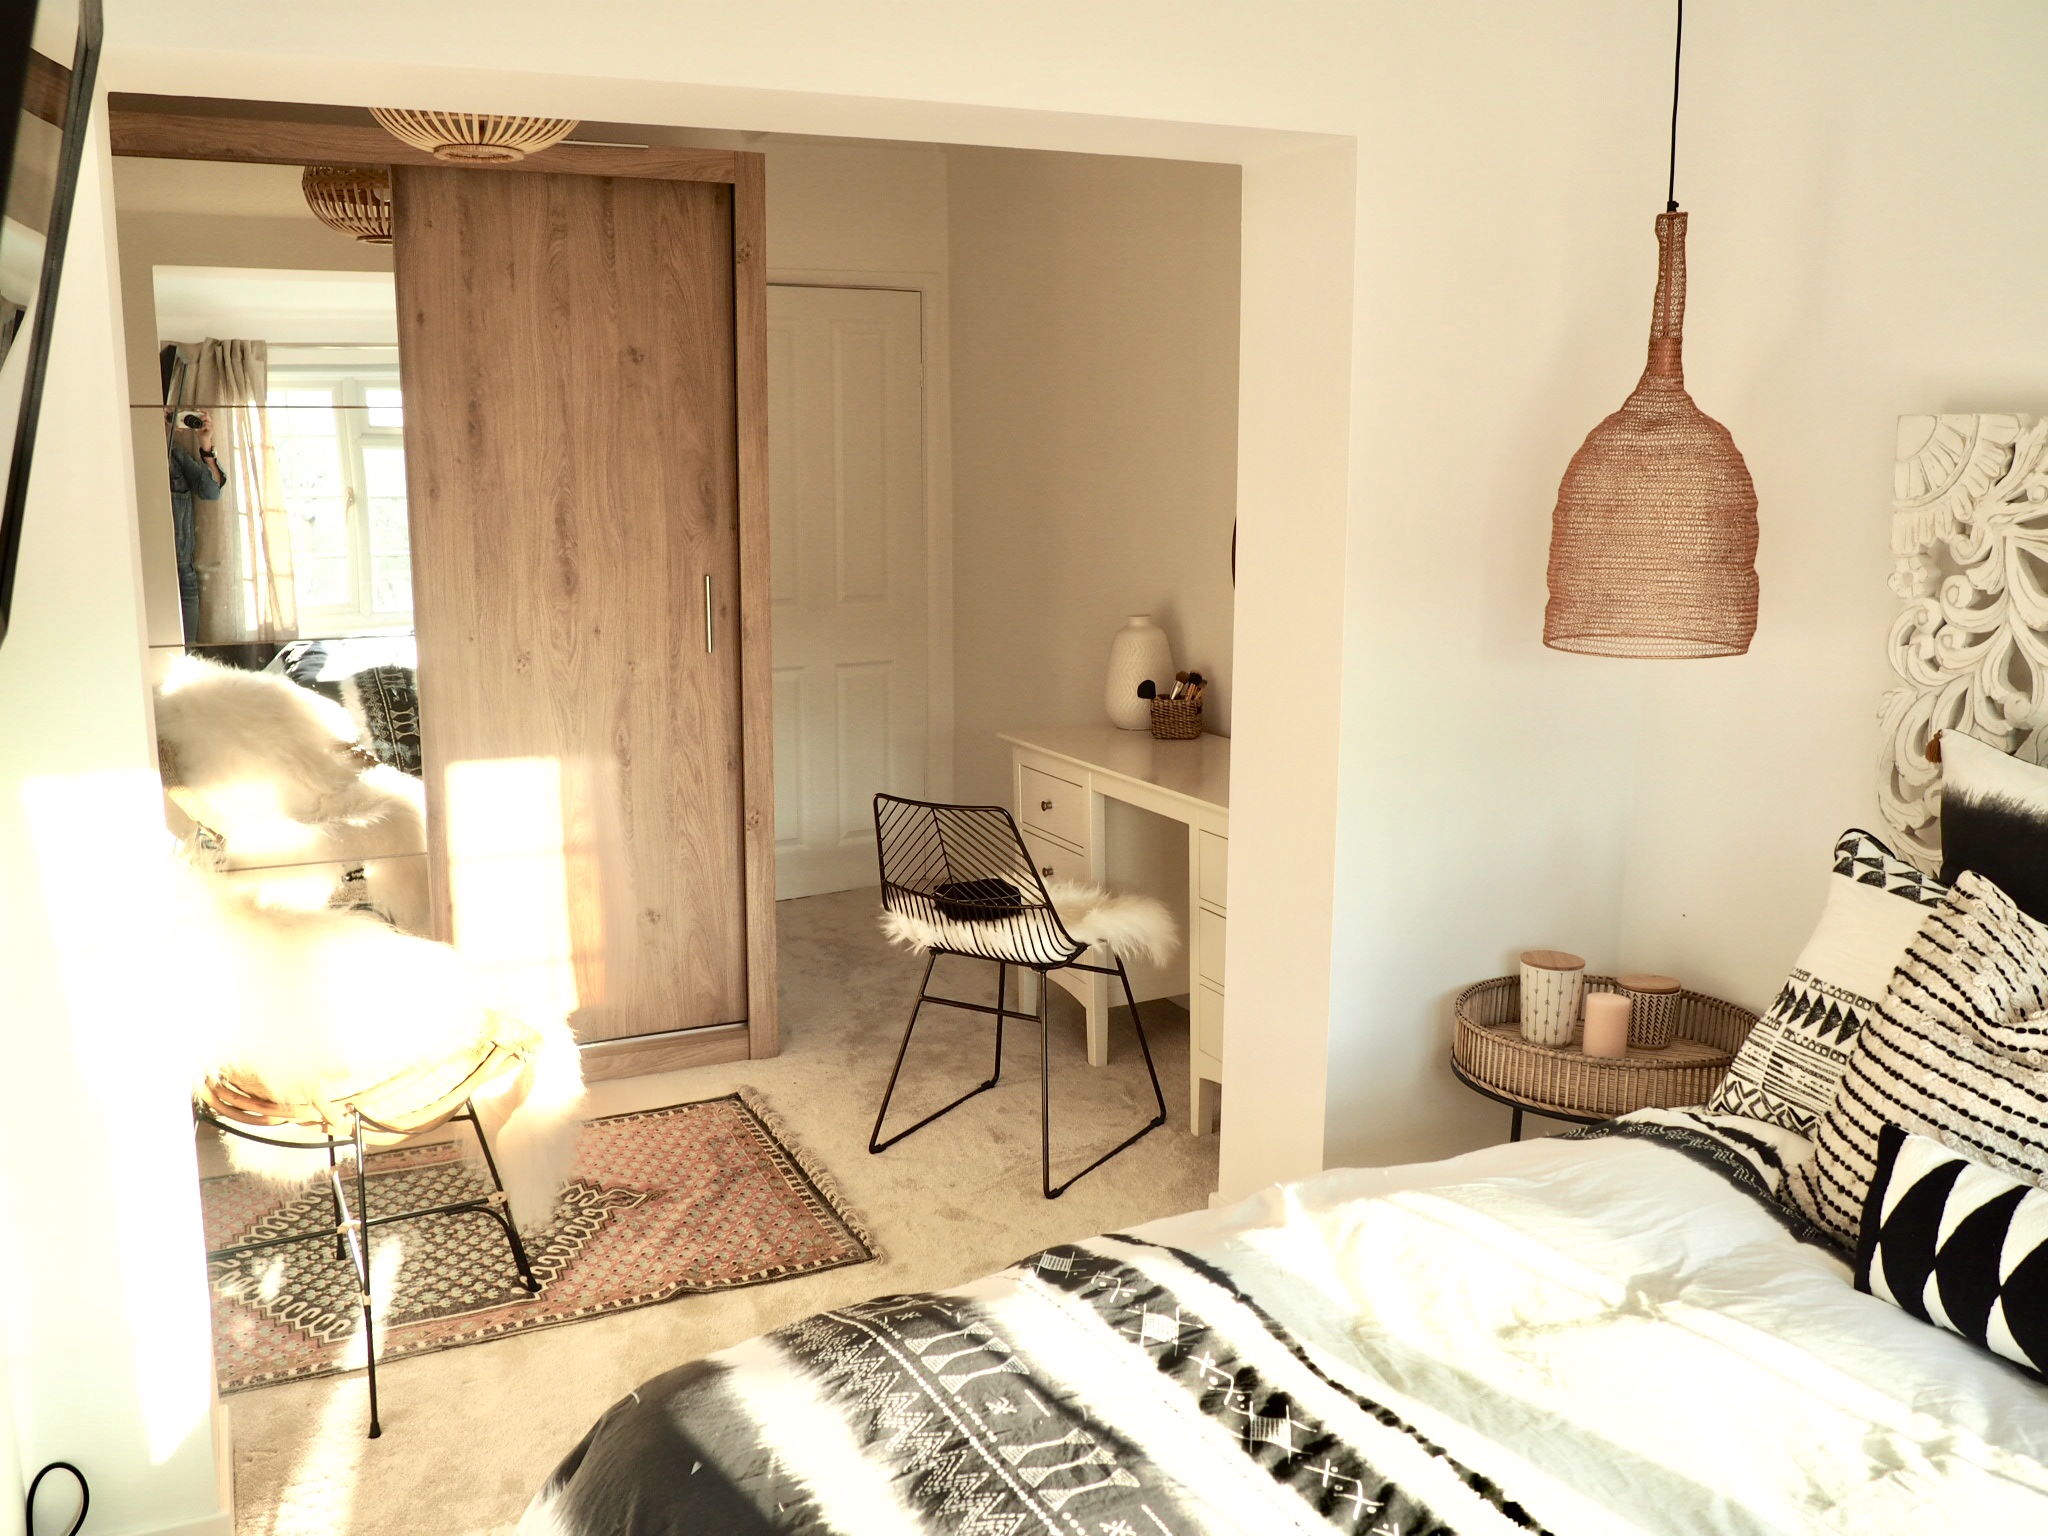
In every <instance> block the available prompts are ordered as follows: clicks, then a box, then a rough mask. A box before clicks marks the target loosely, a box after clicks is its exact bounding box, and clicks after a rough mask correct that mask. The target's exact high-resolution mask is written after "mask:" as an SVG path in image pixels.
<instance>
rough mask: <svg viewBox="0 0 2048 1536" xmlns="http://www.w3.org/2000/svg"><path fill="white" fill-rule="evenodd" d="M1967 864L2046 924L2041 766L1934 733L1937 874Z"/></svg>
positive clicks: (2047, 863)
mask: <svg viewBox="0 0 2048 1536" xmlns="http://www.w3.org/2000/svg"><path fill="white" fill-rule="evenodd" d="M1966 869H1974V870H1975V871H1977V873H1978V874H1980V875H1982V876H1984V878H1985V879H1987V880H1989V881H1991V882H1992V883H1993V884H1995V885H1997V886H1998V888H1999V889H2000V890H2002V891H2004V892H2005V893H2006V894H2007V895H2008V896H2010V897H2012V899H2013V900H2014V901H2016V902H2018V903H2019V908H2020V910H2021V911H2022V912H2024V913H2026V914H2027V915H2028V916H2029V917H2037V918H2040V919H2041V920H2042V921H2043V922H2048V768H2042V767H2038V766H2037V765H2035V764H2033V763H2028V762H2022V761H2021V760H2020V759H2019V758H2016V757H2011V756H2008V755H2007V754H2006V753H2004V752H2001V751H2000V750H1999V749H1998V748H1997V747H1993V746H1987V745H1986V744H1985V743H1983V742H1981V741H1979V740H1977V739H1976V738H1975V737H1974V736H1967V735H1965V734H1964V733H1963V732H1961V731H1943V732H1942V733H1941V878H1942V879H1944V880H1949V881H1953V880H1955V879H1956V878H1957V877H1959V876H1960V875H1961V874H1962V872H1963V871H1964V870H1966Z"/></svg>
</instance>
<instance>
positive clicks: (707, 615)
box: [704, 576, 718, 655]
mask: <svg viewBox="0 0 2048 1536" xmlns="http://www.w3.org/2000/svg"><path fill="white" fill-rule="evenodd" d="M717 648H718V647H717V644H716V642H715V641H714V640H713V638H712V634H711V578H710V577H709V576H706V577H705V578H704V652H705V654H706V655H710V654H711V653H712V652H713V651H715V650H717Z"/></svg>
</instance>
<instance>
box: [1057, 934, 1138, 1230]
mask: <svg viewBox="0 0 2048 1536" xmlns="http://www.w3.org/2000/svg"><path fill="white" fill-rule="evenodd" d="M1116 974H1117V978H1118V979H1119V980H1120V981H1121V982H1122V983H1123V988H1124V1000H1125V1001H1126V1002H1128V1003H1129V1004H1130V1006H1131V1027H1132V1028H1133V1029H1135V1030H1137V1032H1138V1049H1139V1050H1140V1051H1141V1052H1142V1053H1143V1054H1144V1057H1145V1072H1146V1074H1147V1076H1149V1077H1150V1078H1151V1080H1152V1101H1153V1104H1154V1105H1155V1107H1156V1109H1155V1113H1154V1114H1153V1116H1152V1118H1151V1119H1150V1120H1148V1121H1146V1122H1145V1124H1144V1125H1143V1126H1142V1127H1140V1128H1139V1129H1138V1130H1137V1131H1135V1132H1133V1133H1132V1134H1131V1135H1129V1136H1126V1137H1125V1138H1124V1139H1123V1140H1122V1141H1120V1142H1118V1143H1117V1144H1116V1145H1115V1146H1113V1147H1111V1148H1110V1149H1109V1150H1108V1151H1107V1152H1105V1153H1103V1154H1102V1156H1100V1157H1098V1158H1096V1159H1095V1161H1094V1162H1092V1163H1090V1164H1089V1165H1088V1166H1087V1167H1086V1168H1083V1169H1082V1170H1081V1171H1080V1172H1079V1173H1076V1174H1073V1175H1072V1176H1070V1177H1069V1178H1068V1179H1067V1180H1066V1182H1065V1183H1063V1184H1060V1185H1058V1186H1057V1187H1055V1185H1054V1184H1053V1182H1052V1050H1051V1045H1050V1031H1049V1030H1048V1029H1047V1027H1046V1022H1045V978H1044V977H1042V976H1041V977H1040V978H1039V982H1040V985H1039V993H1038V1072H1039V1089H1038V1112H1039V1158H1040V1162H1039V1167H1040V1170H1041V1173H1042V1174H1043V1185H1042V1187H1043V1188H1044V1190H1045V1198H1046V1199H1048V1200H1057V1199H1059V1197H1060V1196H1061V1195H1064V1194H1065V1193H1066V1192H1067V1191H1068V1190H1070V1189H1072V1188H1073V1187H1074V1184H1075V1182H1076V1181H1077V1180H1079V1179H1082V1178H1085V1177H1086V1176H1087V1175H1089V1174H1091V1173H1093V1172H1094V1171H1095V1170H1096V1169H1098V1168H1100V1167H1101V1166H1102V1165H1103V1164H1104V1163H1106V1162H1108V1161H1109V1160H1110V1159H1111V1158H1112V1157H1115V1156H1116V1155H1117V1153H1119V1152H1121V1151H1123V1150H1124V1149H1125V1148H1127V1147H1130V1146H1133V1145H1135V1144H1136V1143H1137V1142H1138V1141H1140V1140H1142V1139H1143V1138H1144V1137H1146V1136H1149V1135H1151V1134H1152V1132H1154V1131H1156V1130H1158V1129H1159V1127H1160V1126H1162V1125H1164V1124H1166V1094H1165V1092H1164V1091H1163V1090H1161V1088H1160V1086H1159V1069H1158V1068H1157V1067H1155V1066H1154V1065H1153V1064H1152V1046H1151V1043H1150V1042H1149V1041H1147V1040H1146V1038H1145V1019H1144V1016H1143V1015H1142V1014H1140V1013H1139V1012H1138V998H1137V994H1136V993H1134V992H1133V991H1132V990H1131V977H1130V973H1129V972H1128V971H1126V970H1125V969H1124V963H1123V961H1121V960H1118V961H1117V962H1116Z"/></svg>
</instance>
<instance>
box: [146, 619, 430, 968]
mask: <svg viewBox="0 0 2048 1536" xmlns="http://www.w3.org/2000/svg"><path fill="white" fill-rule="evenodd" d="M156 728H157V739H158V741H159V742H161V743H162V745H163V747H164V749H165V753H166V757H167V759H168V760H169V762H170V763H171V764H172V765H173V767H174V769H175V776H176V778H177V780H178V788H177V797H178V799H179V801H180V808H181V809H182V810H183V811H184V812H185V813H186V814H187V815H189V816H191V817H192V818H193V819H194V820H197V821H199V822H203V823H204V824H205V825H206V826H208V827H210V828H211V829H212V830H213V831H215V832H217V833H219V834H220V836H221V838H222V839H223V841H224V842H225V843H226V849H225V852H226V855H227V857H228V858H229V859H231V860H232V861H233V862H234V863H236V864H238V865H243V866H247V865H262V864H273V865H296V866H299V867H300V868H301V869H302V870H303V869H305V868H306V867H307V866H313V865H319V864H340V865H343V866H345V867H353V866H355V865H358V864H360V865H363V866H364V874H365V880H366V882H367V884H368V885H369V888H370V889H369V897H370V900H371V901H372V902H373V903H374V904H375V905H376V907H377V910H378V911H380V912H382V913H384V914H385V915H386V916H387V917H389V918H390V919H391V921H392V922H393V923H395V924H397V925H398V926H399V927H400V928H402V929H404V930H405V931H407V932H408V933H424V932H426V931H427V930H428V928H429V927H430V926H431V924H432V913H431V911H430V909H429V907H428V900H427V871H426V860H425V859H423V858H416V857H396V858H383V859H379V857H378V856H379V855H390V854H393V853H394V852H399V851H403V850H409V849H419V850H424V849H425V848H426V845H427V844H426V816H427V799H426V795H427V792H426V786H425V785H424V784H422V783H421V782H420V781H419V780H418V779H416V778H414V777H413V776H412V775H411V774H409V773H404V772H402V771H400V770H399V769H397V768H393V767H390V766H388V765H386V764H383V763H377V762H375V761H374V760H373V759H369V758H368V757H367V754H365V753H362V752H360V751H358V750H357V747H356V742H357V727H356V722H355V720H354V719H353V718H352V717H351V716H350V714H349V712H348V711H347V710H345V709H343V708H342V707H341V706H340V705H339V704H336V703H334V702H333V701H332V700H330V699H325V698H322V697H321V696H320V695H319V694H317V693H314V692H312V691H311V690H310V689H306V688H301V687H300V686H299V685H298V684H297V683H294V682H292V681H291V680H290V679H289V678H286V677H281V676H279V675H277V674H275V673H267V672H245V671H242V670H241V669H239V668H236V667H224V666H221V665H219V664H217V663H215V662H211V661H206V660H203V659H201V658H200V657H197V656H182V657H180V658H179V659H178V660H177V661H175V662H173V663H172V664H171V670H170V673H169V675H168V676H167V677H166V678H165V680H164V683H163V686H162V687H160V688H159V689H158V690H157V698H156ZM316 883H317V882H316ZM332 888H333V882H332V881H329V882H328V883H327V885H326V886H325V887H321V888H319V889H317V890H314V894H313V896H312V897H311V899H302V897H301V896H300V895H299V894H298V893H300V892H303V891H307V890H309V889H313V887H311V886H309V885H308V883H307V882H306V880H305V879H304V877H303V876H301V877H300V878H299V879H298V880H296V881H293V880H290V879H279V880H277V881H273V882H270V883H269V884H268V885H267V886H266V890H267V891H268V893H269V895H268V896H267V897H266V899H267V900H268V901H270V903H271V904H273V905H285V906H322V905H324V904H325V902H326V897H327V894H329V893H331V891H332Z"/></svg>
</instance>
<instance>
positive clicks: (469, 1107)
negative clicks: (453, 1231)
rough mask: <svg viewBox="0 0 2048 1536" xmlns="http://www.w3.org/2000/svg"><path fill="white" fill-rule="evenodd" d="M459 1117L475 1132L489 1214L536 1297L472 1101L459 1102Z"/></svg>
mask: <svg viewBox="0 0 2048 1536" xmlns="http://www.w3.org/2000/svg"><path fill="white" fill-rule="evenodd" d="M462 1118H463V1119H466V1120H468V1121H469V1128H470V1129H471V1130H473V1131H475V1132H476V1144H477V1146H478V1147H479V1148H480V1149H481V1150H482V1152H483V1154H484V1168H485V1170H486V1171H487V1172H489V1174H490V1176H491V1189H492V1194H491V1207H490V1214H491V1215H492V1216H493V1217H495V1218H496V1219H497V1223H498V1225H499V1226H501V1227H503V1228H504V1229H505V1238H506V1241H508V1242H509V1243H511V1245H512V1262H513V1263H514V1264H516V1265H517V1266H518V1267H519V1283H520V1284H521V1285H522V1286H524V1287H525V1288H526V1293H527V1295H529V1296H538V1295H539V1294H540V1282H539V1281H538V1280H536V1279H535V1278H534V1277H533V1265H532V1264H530V1263H529V1262H527V1257H526V1244H525V1243H523V1242H521V1241H520V1240H519V1228H518V1227H517V1226H516V1225H514V1224H513V1221H512V1213H511V1212H510V1211H509V1210H508V1209H507V1202H506V1199H505V1181H504V1180H503V1179H501V1178H499V1177H498V1160H497V1159H496V1158H495V1157H493V1156H491V1139H490V1138H489V1137H488V1136H486V1135H484V1123H483V1121H481V1120H479V1119H477V1117H476V1101H475V1100H473V1099H464V1100H463V1101H462Z"/></svg>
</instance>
